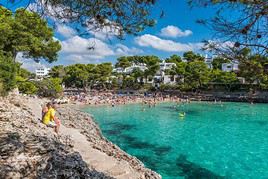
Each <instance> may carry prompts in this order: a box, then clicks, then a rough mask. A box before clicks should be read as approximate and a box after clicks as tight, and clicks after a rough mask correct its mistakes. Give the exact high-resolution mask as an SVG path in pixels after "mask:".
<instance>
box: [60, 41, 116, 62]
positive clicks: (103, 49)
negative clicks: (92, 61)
mask: <svg viewBox="0 0 268 179" xmlns="http://www.w3.org/2000/svg"><path fill="white" fill-rule="evenodd" d="M61 45H62V53H67V54H79V55H90V57H91V58H104V57H106V56H111V55H114V52H113V50H112V49H111V48H110V47H109V46H108V45H107V44H106V43H104V42H103V41H101V40H99V39H96V38H89V39H85V38H82V37H79V36H74V37H72V38H70V39H68V40H65V41H62V42H61ZM91 47H93V49H89V48H91Z"/></svg>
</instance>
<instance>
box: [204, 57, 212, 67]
mask: <svg viewBox="0 0 268 179" xmlns="http://www.w3.org/2000/svg"><path fill="white" fill-rule="evenodd" d="M204 62H205V64H206V65H207V67H208V68H209V69H212V68H213V65H212V62H213V57H209V56H208V55H206V56H205V60H204Z"/></svg>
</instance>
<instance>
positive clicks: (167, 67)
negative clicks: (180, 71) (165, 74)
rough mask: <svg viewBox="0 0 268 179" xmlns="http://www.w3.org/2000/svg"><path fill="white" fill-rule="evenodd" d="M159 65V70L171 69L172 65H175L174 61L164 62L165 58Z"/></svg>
mask: <svg viewBox="0 0 268 179" xmlns="http://www.w3.org/2000/svg"><path fill="white" fill-rule="evenodd" d="M159 65H160V71H165V70H171V69H172V67H173V66H176V64H175V63H166V62H165V60H164V61H163V62H162V63H160V64H159Z"/></svg>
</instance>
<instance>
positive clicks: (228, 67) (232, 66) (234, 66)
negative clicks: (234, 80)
mask: <svg viewBox="0 0 268 179" xmlns="http://www.w3.org/2000/svg"><path fill="white" fill-rule="evenodd" d="M238 65H239V64H238V62H237V61H232V62H231V63H223V64H222V65H221V69H222V71H224V72H232V71H234V72H236V71H238V70H239V68H238Z"/></svg>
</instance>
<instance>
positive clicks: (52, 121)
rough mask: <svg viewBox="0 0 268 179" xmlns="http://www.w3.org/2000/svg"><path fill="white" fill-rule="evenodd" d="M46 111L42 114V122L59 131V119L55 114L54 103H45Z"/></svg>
mask: <svg viewBox="0 0 268 179" xmlns="http://www.w3.org/2000/svg"><path fill="white" fill-rule="evenodd" d="M47 108H48V110H47V112H46V113H45V114H44V117H43V123H44V124H45V125H47V126H49V127H54V128H55V132H56V133H58V132H59V127H60V120H59V119H58V118H57V117H56V116H55V113H56V110H55V108H56V104H51V103H48V104H47Z"/></svg>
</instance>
